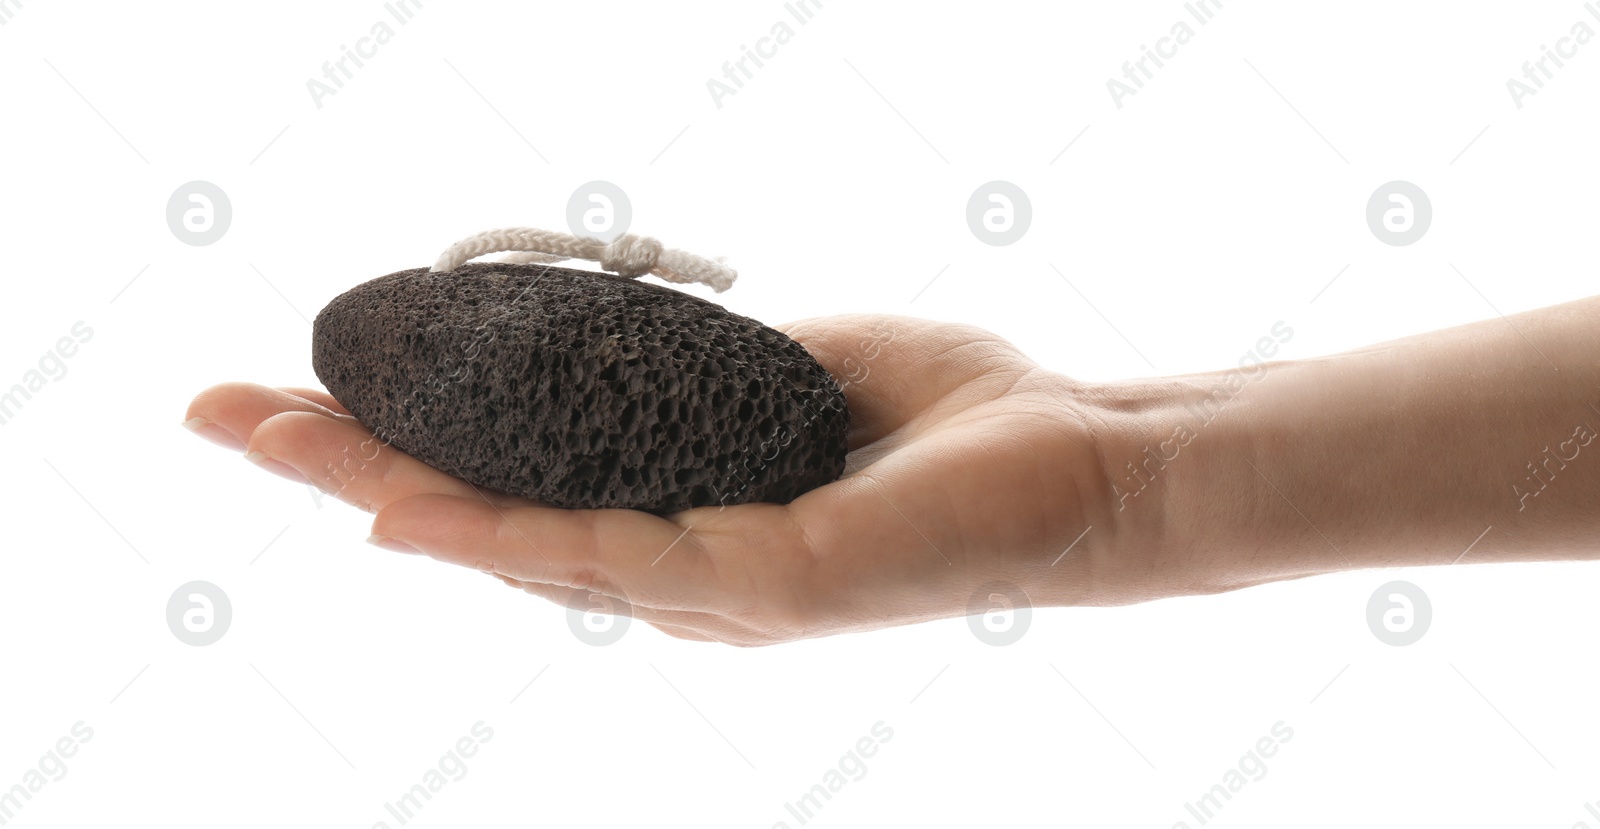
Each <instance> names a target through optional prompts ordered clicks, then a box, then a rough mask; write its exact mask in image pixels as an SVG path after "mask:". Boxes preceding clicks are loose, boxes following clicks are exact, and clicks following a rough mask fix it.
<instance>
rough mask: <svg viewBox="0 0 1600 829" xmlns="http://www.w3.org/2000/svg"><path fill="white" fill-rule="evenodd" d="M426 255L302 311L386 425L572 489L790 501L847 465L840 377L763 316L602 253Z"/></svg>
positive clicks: (535, 480)
mask: <svg viewBox="0 0 1600 829" xmlns="http://www.w3.org/2000/svg"><path fill="white" fill-rule="evenodd" d="M438 268H439V266H435V270H432V271H430V270H428V269H425V268H417V269H414V270H406V271H400V272H398V273H393V274H390V275H388V276H384V277H380V278H378V279H374V280H372V281H370V282H367V283H365V284H362V285H359V286H357V287H355V288H354V289H352V290H350V291H348V292H346V293H344V294H343V295H341V296H339V297H338V298H336V299H334V300H333V301H332V302H331V303H329V304H328V306H327V307H326V308H324V309H323V310H322V312H321V313H319V314H318V315H317V320H316V323H315V325H314V326H313V333H312V363H313V367H314V368H315V370H316V373H317V377H318V378H319V379H320V380H321V381H322V383H323V385H325V386H326V387H327V389H328V391H329V392H330V393H331V394H332V395H333V396H334V398H335V399H337V400H338V401H339V402H340V403H341V404H343V405H344V406H345V408H347V409H349V410H350V413H351V414H353V415H355V417H356V418H357V419H358V420H360V421H361V422H362V423H363V424H365V425H366V426H367V428H369V429H371V430H372V431H373V433H374V434H375V435H377V436H378V437H379V438H380V439H381V440H382V441H383V442H384V443H385V444H390V445H393V446H394V447H395V448H397V449H399V450H401V451H403V452H405V453H406V454H409V455H411V456H413V457H415V458H417V459H419V460H421V461H423V462H424V463H427V464H428V465H430V466H432V467H434V468H436V469H440V470H443V471H444V472H447V473H449V474H451V475H455V476H457V477H460V478H462V479H464V480H466V481H468V482H470V483H472V484H475V485H478V486H482V487H486V488H488V489H492V490H496V491H499V492H504V493H509V494H512V495H520V496H523V497H526V498H531V499H533V500H536V501H540V502H543V503H546V504H549V505H552V506H558V507H572V508H584V509H597V508H626V509H639V510H647V511H650V512H656V513H666V512H674V511H677V510H682V509H687V508H690V507H699V506H710V505H718V504H722V505H732V504H740V503H747V502H754V501H767V502H777V503H787V502H789V501H791V500H793V499H794V498H796V497H798V496H799V495H801V494H802V493H804V492H806V491H807V490H810V489H813V488H815V487H818V486H822V485H823V484H826V483H829V482H831V481H833V480H836V479H837V478H838V477H839V476H840V475H841V474H842V473H843V471H844V463H845V454H846V451H847V445H846V436H847V434H848V432H849V427H850V413H849V410H848V409H847V408H846V405H845V397H844V393H843V392H842V391H841V390H840V387H839V384H838V383H837V382H835V380H834V379H833V377H832V376H830V375H829V374H828V372H827V370H825V369H824V368H823V367H822V366H821V365H820V364H819V363H818V362H817V361H816V360H815V359H814V358H813V357H812V356H811V355H810V354H809V353H808V352H807V351H806V350H805V349H804V348H803V347H801V346H800V344H799V343H797V342H795V341H794V340H791V339H789V338H788V337H786V336H784V335H783V334H781V333H779V332H777V331H774V330H773V329H771V328H768V327H766V326H765V325H762V324H761V323H759V322H757V321H756V320H753V319H749V318H747V317H742V316H739V315H738V314H734V313H732V312H730V311H728V310H726V309H724V308H723V307H722V306H720V305H717V304H715V303H712V302H708V301H706V300H703V299H700V298H698V297H695V296H692V295H690V294H686V293H683V292H680V291H677V290H673V289H671V288H666V287H661V286H658V285H653V284H649V283H645V282H639V281H636V280H634V279H631V278H626V277H623V276H615V275H612V274H607V273H595V272H592V271H582V270H573V269H570V268H562V267H554V266H550V265H542V264H505V263H474V264H456V265H454V266H453V267H451V268H450V269H448V270H443V271H441V270H439V269H438ZM366 455H367V457H369V458H370V456H371V453H370V452H368V453H366ZM341 474H342V473H341ZM353 474H359V472H353Z"/></svg>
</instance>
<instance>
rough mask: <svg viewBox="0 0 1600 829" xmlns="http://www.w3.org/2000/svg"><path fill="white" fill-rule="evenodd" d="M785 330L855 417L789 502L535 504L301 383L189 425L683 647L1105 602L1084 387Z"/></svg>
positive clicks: (920, 339)
mask: <svg viewBox="0 0 1600 829" xmlns="http://www.w3.org/2000/svg"><path fill="white" fill-rule="evenodd" d="M782 330H785V332H786V333H787V334H788V335H789V336H791V337H793V338H794V339H795V340H797V341H799V342H800V343H801V344H802V345H804V346H805V347H806V348H807V350H809V351H810V352H811V353H812V354H813V355H814V356H815V357H816V358H817V360H818V361H819V362H820V363H822V365H823V366H824V367H825V368H827V369H828V370H829V371H830V372H831V373H832V374H833V375H834V377H835V378H836V379H837V380H838V381H839V382H840V384H841V385H842V386H843V387H844V389H845V395H846V397H847V399H848V401H849V406H850V412H851V419H852V424H851V432H850V455H849V458H848V461H847V466H846V470H845V474H844V476H843V477H842V478H840V480H838V481H836V482H834V483H832V484H829V485H827V486H824V487H821V488H819V489H816V490H813V491H811V492H809V493H806V494H805V495H803V496H801V497H800V498H798V499H796V500H794V501H793V502H791V503H789V504H787V505H777V504H743V505H739V506H730V507H718V506H708V507H700V508H696V509H690V510H685V511H683V512H679V513H675V514H672V515H668V516H665V517H660V516H655V515H651V514H648V513H643V512H636V511H632V510H566V509H557V508H552V507H548V506H544V505H541V504H539V503H536V502H533V501H529V500H526V499H523V498H518V497H514V496H508V495H502V494H498V493H493V492H489V491H486V490H482V489H480V488H477V487H474V486H472V485H470V484H468V483H467V482H465V481H462V480H460V479H458V478H455V477H452V476H450V475H446V474H445V473H443V472H440V471H438V470H435V469H433V468H431V467H429V466H427V465H425V464H423V463H422V462H420V461H418V460H416V459H415V458H412V457H410V456H408V455H405V454H404V453H402V452H400V451H398V450H397V449H395V448H394V447H392V446H386V445H383V444H382V443H381V441H379V440H378V439H377V438H375V437H374V436H373V434H372V432H370V431H369V430H368V429H366V428H365V427H364V426H362V425H361V424H360V423H359V422H357V421H356V420H355V418H353V417H351V416H350V415H349V413H348V412H347V411H345V409H344V408H343V407H341V406H340V405H339V404H338V403H337V402H336V401H335V400H333V398H332V397H330V396H329V395H327V394H326V393H323V392H317V391H312V390H307V389H292V388H291V389H269V388H266V387H263V386H256V385H250V384H242V383H230V384H224V385H220V386H216V387H213V388H211V389H208V390H206V391H205V392H203V393H201V394H200V395H199V396H198V397H196V398H195V400H194V402H193V403H192V404H191V406H190V408H189V414H188V417H189V418H190V421H189V425H190V427H191V428H194V429H195V430H196V431H198V432H199V433H201V434H202V435H203V436H206V437H209V438H211V439H213V440H215V441H217V442H219V443H223V444H224V445H230V446H233V447H235V448H238V449H245V448H248V450H249V455H248V456H249V457H250V458H251V459H252V460H254V461H256V462H257V463H258V464H260V465H262V466H263V467H265V468H267V469H269V470H271V471H274V472H276V473H278V474H280V475H284V476H285V477H289V478H291V479H292V480H299V481H304V482H309V483H311V484H313V485H315V486H317V487H319V488H321V489H323V490H325V491H327V492H329V493H332V494H333V495H335V496H336V497H338V498H339V499H340V500H343V501H345V502H347V503H350V504H353V505H355V506H358V507H361V508H362V509H365V510H367V511H369V512H374V513H376V518H375V520H374V522H373V533H374V537H373V538H372V539H369V540H372V541H373V542H374V543H376V544H378V545H379V546H382V547H386V548H388V549H393V550H400V551H406V552H421V553H423V554H426V555H428V556H431V557H433V558H436V559H439V560H441V561H447V562H451V563H454V564H460V565H465V566H468V567H475V568H477V569H479V570H481V571H483V572H485V573H489V574H491V575H493V576H495V577H496V578H498V579H499V580H501V581H503V582H505V583H506V584H508V585H511V586H513V587H518V588H521V589H522V590H525V591H527V592H529V593H533V594H535V595H538V596H542V597H544V598H547V599H550V600H552V601H556V602H558V603H562V604H566V603H567V602H568V600H569V599H570V598H571V597H572V596H573V595H574V592H575V591H585V594H587V593H599V594H602V595H604V596H607V597H610V598H611V599H612V600H613V601H614V602H616V603H618V604H622V605H625V606H627V608H628V610H629V612H630V613H631V614H632V616H634V617H635V618H638V619H641V620H643V621H645V622H649V623H650V624H652V625H654V626H655V627H657V628H659V629H661V630H662V631H664V632H666V633H668V634H670V635H672V636H675V637H679V638H683V639H695V640H702V641H712V640H715V641H721V642H726V643H729V644H735V645H760V644H771V643H776V642H783V641H788V640H794V639H802V638H808V637H816V636H826V635H829V634H834V633H840V632H844V631H857V630H869V629H873V628H880V627H887V626H891V625H898V624H907V623H912V622H919V621H924V620H930V619H938V618H946V617H954V616H964V615H967V614H968V612H969V610H968V606H969V602H970V601H971V600H972V598H973V595H974V591H977V590H979V589H980V588H984V590H983V593H984V596H985V597H986V596H987V595H988V592H989V591H988V588H987V586H988V585H990V583H992V582H1001V583H1005V584H1009V585H1012V586H1015V587H1017V588H1020V589H1022V590H1023V591H1025V592H1026V594H1027V595H1028V596H1029V602H1030V603H1031V604H1033V605H1036V606H1039V605H1053V604H1080V603H1086V602H1087V603H1106V602H1105V601H1104V600H1103V599H1096V598H1095V597H1092V596H1090V595H1089V591H1090V590H1091V589H1092V588H1091V585H1093V584H1094V583H1095V579H1093V578H1089V577H1088V575H1087V574H1088V573H1089V572H1091V569H1092V568H1091V565H1092V563H1093V561H1094V560H1095V558H1096V557H1097V556H1102V557H1103V556H1104V555H1105V553H1104V552H1103V551H1104V549H1105V544H1104V539H1105V538H1106V537H1107V536H1108V535H1111V533H1110V532H1109V531H1110V528H1109V527H1107V528H1104V529H1103V530H1102V531H1101V532H1100V534H1099V535H1098V536H1097V535H1096V534H1095V533H1093V532H1087V533H1086V527H1087V526H1088V525H1089V523H1090V522H1089V521H1088V520H1086V516H1089V515H1104V514H1106V512H1107V510H1108V505H1107V503H1106V502H1107V501H1108V500H1109V499H1108V496H1107V493H1108V492H1109V486H1108V485H1107V484H1106V475H1105V471H1104V469H1103V468H1102V463H1101V461H1100V460H1099V452H1098V451H1097V448H1096V444H1095V441H1094V440H1093V439H1092V437H1091V435H1092V434H1093V431H1092V430H1093V428H1094V427H1095V423H1096V421H1095V419H1094V416H1093V415H1092V414H1091V413H1090V411H1091V410H1090V409H1089V407H1088V406H1087V405H1086V404H1085V403H1082V402H1080V396H1081V395H1080V394H1079V392H1080V391H1082V390H1083V387H1081V386H1079V384H1076V383H1074V382H1073V381H1071V380H1069V379H1067V378H1065V377H1062V376H1060V375H1057V374H1053V373H1050V372H1047V371H1045V370H1043V369H1042V368H1040V367H1039V366H1038V365H1036V364H1035V363H1033V362H1032V361H1031V360H1029V359H1028V358H1027V357H1025V356H1023V355H1022V354H1021V353H1020V352H1019V351H1018V350H1017V349H1016V348H1015V347H1013V346H1012V345H1011V344H1009V343H1007V342H1005V341H1004V340H1001V339H999V338H998V337H995V336H994V335H992V334H989V333H988V332H985V331H982V330H980V329H977V328H973V327H970V326H964V325H952V324H943V323H935V322H929V321H925V320H918V319H910V318H905V317H890V316H843V317H826V318H818V319H811V320H805V321H802V322H797V323H793V324H790V325H788V326H786V327H784V328H783V329H782ZM195 418H199V419H201V420H195ZM1074 542H1077V543H1074ZM1069 546H1070V547H1071V550H1070V552H1068V553H1067V554H1065V555H1063V553H1064V551H1067V549H1068V547H1069ZM585 605H587V602H586V603H585ZM985 606H987V605H985Z"/></svg>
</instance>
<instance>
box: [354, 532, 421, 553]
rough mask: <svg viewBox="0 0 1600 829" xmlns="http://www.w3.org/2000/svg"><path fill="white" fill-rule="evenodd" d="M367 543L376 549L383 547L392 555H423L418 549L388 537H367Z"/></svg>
mask: <svg viewBox="0 0 1600 829" xmlns="http://www.w3.org/2000/svg"><path fill="white" fill-rule="evenodd" d="M367 543H368V544H371V545H372V546H374V547H381V548H383V549H385V550H388V551H389V552H391V553H410V554H412V555H421V554H422V551H421V550H419V549H417V548H416V547H413V546H411V545H410V544H407V543H405V542H404V541H401V540H400V539H398V538H390V537H389V536H386V535H369V536H367Z"/></svg>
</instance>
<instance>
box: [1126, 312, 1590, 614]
mask: <svg viewBox="0 0 1600 829" xmlns="http://www.w3.org/2000/svg"><path fill="white" fill-rule="evenodd" d="M1100 396H1101V399H1102V401H1103V402H1102V407H1103V411H1104V418H1105V420H1106V422H1107V423H1109V424H1110V427H1111V428H1110V429H1109V434H1110V435H1111V437H1110V439H1109V440H1106V441H1105V442H1104V448H1105V454H1106V461H1107V463H1106V465H1107V466H1108V467H1109V470H1110V471H1109V474H1110V477H1111V482H1110V483H1111V485H1112V486H1113V487H1114V489H1113V497H1112V500H1111V503H1110V506H1109V510H1110V511H1111V513H1112V514H1111V516H1110V519H1111V521H1112V522H1113V524H1114V526H1115V528H1116V532H1117V534H1118V544H1117V545H1116V549H1117V550H1118V553H1117V555H1118V557H1119V559H1120V560H1119V561H1115V562H1108V565H1107V566H1112V567H1125V568H1142V569H1143V572H1144V573H1146V574H1147V582H1146V583H1147V584H1148V587H1149V589H1150V590H1151V591H1152V592H1153V593H1155V594H1156V595H1182V594H1185V593H1197V592H1214V591H1218V590H1226V589H1231V588H1234V587H1241V586H1246V585H1249V584H1255V583H1260V582H1263V581H1273V580H1277V579H1283V578H1295V577H1298V576H1305V575H1312V574H1316V573H1325V572H1332V571H1337V570H1345V569H1355V568H1365V567H1385V566H1402V565H1420V564H1448V563H1451V562H1454V561H1461V562H1484V561H1524V560H1551V559H1574V558H1597V557H1600V440H1596V437H1597V436H1600V298H1592V299H1587V300H1582V301H1579V302H1573V303H1568V304H1566V305H1561V306H1556V307H1553V308H1546V309H1541V310H1538V311H1533V312H1529V313H1526V314H1520V315H1517V316H1513V317H1512V318H1511V319H1510V320H1509V323H1508V321H1507V320H1504V319H1500V318H1498V317H1496V318H1493V319H1489V320H1485V321H1483V322H1479V323H1474V324H1471V325H1467V326H1462V327H1459V328H1453V329H1448V330H1444V331H1437V332H1433V333H1429V334H1424V335H1420V336H1416V337H1411V338H1408V339H1404V340H1399V341H1395V342H1390V343H1384V344H1381V345H1377V346H1372V347H1368V348H1364V349H1361V350H1358V351H1354V352H1350V353H1346V354H1341V355H1337V356H1333V357H1325V358H1316V359H1309V360H1299V361H1282V362H1275V363H1268V364H1266V365H1265V366H1264V367H1261V368H1258V369H1256V371H1255V374H1254V376H1251V375H1249V374H1248V373H1246V371H1244V370H1241V371H1238V372H1217V373H1212V374H1205V375H1191V376H1186V377H1179V378H1172V379H1169V380H1160V381H1148V382H1137V383H1127V384H1116V385H1112V386H1107V387H1103V388H1102V389H1101V395H1100ZM1469 547H1470V550H1469ZM1124 575H1126V576H1127V577H1129V578H1130V579H1131V578H1133V577H1134V576H1135V575H1136V574H1134V573H1131V572H1130V573H1126V574H1124ZM1130 583H1133V582H1130ZM1136 598H1144V597H1136Z"/></svg>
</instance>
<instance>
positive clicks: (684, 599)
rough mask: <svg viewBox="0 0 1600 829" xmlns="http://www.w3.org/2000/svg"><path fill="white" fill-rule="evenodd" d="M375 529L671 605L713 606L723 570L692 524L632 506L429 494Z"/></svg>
mask: <svg viewBox="0 0 1600 829" xmlns="http://www.w3.org/2000/svg"><path fill="white" fill-rule="evenodd" d="M372 532H373V533H374V534H377V535H380V536H384V537H387V538H393V539H398V540H400V541H402V542H404V543H406V544H409V545H411V546H412V547H415V548H417V549H418V550H420V551H422V552H423V553H426V554H427V555H429V556H432V557H433V558H436V559H439V560H441V561H447V562H450V563H452V564H459V565H461V566H463V567H472V568H474V569H477V570H481V571H483V572H486V573H487V572H493V573H500V574H501V575H505V576H510V577H511V578H514V579H518V580H521V581H532V582H542V583H544V584H552V585H558V586H561V587H566V588H579V589H591V590H594V591H596V592H600V593H604V594H606V595H608V596H617V597H624V598H625V599H626V600H627V601H629V602H632V603H634V604H637V605H646V606H649V607H652V608H659V609H666V610H689V611H698V610H708V609H709V610H715V609H716V607H715V605H716V604H717V602H718V601H720V599H721V597H722V591H721V588H720V584H719V577H718V573H717V570H716V568H715V567H713V566H712V564H711V561H710V559H709V558H708V557H707V556H706V555H705V553H704V552H703V550H702V549H701V548H700V544H699V541H698V540H697V539H696V538H694V537H693V535H692V533H690V532H689V531H688V530H687V529H686V528H684V527H681V526H679V525H677V524H674V523H673V522H671V521H668V520H666V519H664V518H660V517H657V516H654V515H650V514H649V513H644V512H635V511H633V510H566V509H555V508H551V507H538V506H526V507H512V508H500V507H497V506H495V505H493V504H489V503H485V502H484V501H483V500H482V499H481V498H465V497H459V496H450V495H440V494H429V495H418V496H415V497H411V498H406V499H403V500H398V501H395V502H392V503H390V504H388V505H387V506H386V507H384V508H383V509H380V510H379V511H378V516H377V518H376V519H374V520H373V523H372Z"/></svg>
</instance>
